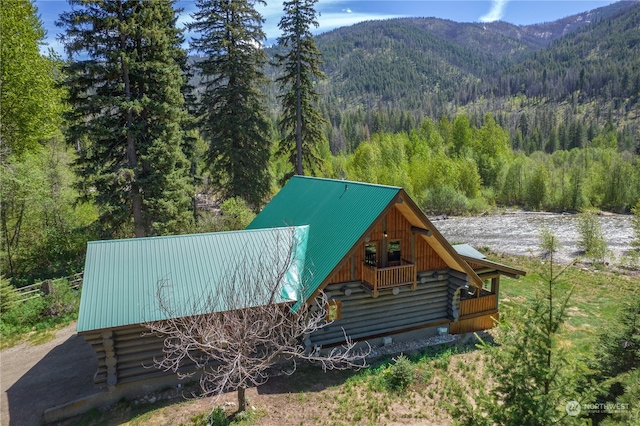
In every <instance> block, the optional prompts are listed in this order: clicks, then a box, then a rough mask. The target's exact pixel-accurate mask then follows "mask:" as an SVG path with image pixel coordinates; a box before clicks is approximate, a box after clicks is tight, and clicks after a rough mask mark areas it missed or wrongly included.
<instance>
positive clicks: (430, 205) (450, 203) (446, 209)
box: [424, 185, 467, 214]
mask: <svg viewBox="0 0 640 426" xmlns="http://www.w3.org/2000/svg"><path fill="white" fill-rule="evenodd" d="M424 203H425V210H427V211H429V212H431V213H441V214H456V213H463V212H465V211H466V210H467V197H465V196H464V195H463V194H461V193H460V192H458V191H456V189H455V188H454V187H453V186H451V185H441V186H438V187H435V188H431V189H428V190H427V192H426V194H425V198H424Z"/></svg>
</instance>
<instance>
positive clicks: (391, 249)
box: [387, 240, 402, 266]
mask: <svg viewBox="0 0 640 426" xmlns="http://www.w3.org/2000/svg"><path fill="white" fill-rule="evenodd" d="M401 260H402V252H401V251H400V240H390V241H389V242H388V243H387V262H388V263H389V266H397V265H400V262H401Z"/></svg>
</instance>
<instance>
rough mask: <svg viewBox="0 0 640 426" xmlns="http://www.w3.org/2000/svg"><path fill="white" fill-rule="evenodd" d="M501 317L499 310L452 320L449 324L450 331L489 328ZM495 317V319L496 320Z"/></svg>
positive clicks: (464, 331)
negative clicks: (455, 320) (456, 320)
mask: <svg viewBox="0 0 640 426" xmlns="http://www.w3.org/2000/svg"><path fill="white" fill-rule="evenodd" d="M499 317H500V315H499V313H498V312H495V313H493V314H489V315H482V316H479V317H475V318H469V319H466V320H462V321H458V322H452V323H451V324H449V333H451V334H463V333H472V332H475V331H480V330H488V329H490V328H493V327H494V326H495V320H498V319H499ZM494 318H495V320H494Z"/></svg>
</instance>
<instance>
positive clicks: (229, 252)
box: [77, 226, 309, 332]
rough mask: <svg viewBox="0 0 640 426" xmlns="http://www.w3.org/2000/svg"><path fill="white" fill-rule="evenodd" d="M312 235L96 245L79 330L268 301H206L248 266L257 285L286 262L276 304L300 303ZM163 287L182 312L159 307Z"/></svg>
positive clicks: (291, 232) (274, 232) (304, 231)
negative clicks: (165, 311)
mask: <svg viewBox="0 0 640 426" xmlns="http://www.w3.org/2000/svg"><path fill="white" fill-rule="evenodd" d="M308 231H309V228H308V227H305V226H303V227H287V228H277V229H261V230H253V231H235V232H215V233H207V234H192V235H177V236H170V237H152V238H131V239H126V240H111V241H94V242H90V243H89V244H88V246H87V258H86V262H85V269H84V282H83V288H82V297H81V300H80V313H79V317H78V326H77V329H78V332H83V331H90V330H99V329H104V328H113V327H119V326H125V325H131V324H139V323H142V322H145V321H155V320H161V319H167V318H168V317H182V316H189V315H199V314H204V313H209V312H212V311H223V310H227V309H237V308H240V307H250V306H256V305H259V304H266V303H268V301H267V300H264V301H260V300H257V301H256V300H246V301H243V300H242V295H238V300H237V301H236V303H234V305H233V306H224V303H219V302H212V303H205V299H206V297H207V296H208V295H211V294H212V292H214V291H216V289H220V288H221V287H220V286H224V285H227V286H228V285H229V284H228V283H229V280H230V278H229V277H230V276H231V274H233V273H238V272H239V271H240V273H243V272H242V271H245V270H246V269H247V267H248V268H250V269H251V271H252V272H254V273H255V279H254V280H253V281H252V282H257V281H259V280H265V279H266V278H264V277H268V276H270V275H271V274H277V273H278V272H282V271H278V268H280V269H282V268H283V266H282V265H287V266H288V269H287V270H286V273H285V277H284V279H283V280H282V281H281V287H280V294H279V295H278V297H277V298H276V300H275V302H276V303H280V302H284V301H291V300H299V299H300V297H301V294H299V293H300V283H301V281H300V271H301V270H302V268H303V267H304V264H305V252H306V244H307V237H308ZM243 268H244V269H243ZM256 271H259V272H260V273H259V274H257V273H256ZM161 282H165V283H166V284H167V287H166V290H167V291H168V292H170V299H171V300H170V302H171V304H172V306H173V307H174V308H176V310H175V311H174V312H172V314H171V315H166V314H165V313H163V312H162V310H161V309H160V308H159V303H158V300H157V297H156V292H157V289H158V284H159V283H161ZM225 283H226V284H225ZM213 303H216V304H217V305H216V306H212V304H213Z"/></svg>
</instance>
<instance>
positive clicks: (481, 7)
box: [36, 0, 613, 54]
mask: <svg viewBox="0 0 640 426" xmlns="http://www.w3.org/2000/svg"><path fill="white" fill-rule="evenodd" d="M150 1H153V0H150ZM267 3H268V4H267V6H265V7H261V8H259V10H260V12H261V13H262V15H263V16H264V18H265V19H266V22H265V25H264V30H265V32H266V34H267V44H272V43H275V39H276V37H278V35H279V31H278V22H279V20H280V16H281V13H282V1H281V0H280V1H268V2H267ZM611 3H613V1H612V0H586V1H585V0H489V1H485V0H440V1H432V0H412V1H393V0H379V1H376V0H374V1H365V0H358V1H336V0H320V1H319V2H318V3H317V4H316V10H317V11H318V12H319V13H320V17H319V19H318V21H319V24H320V26H319V28H317V29H316V30H315V33H316V34H318V33H321V32H325V31H329V30H332V29H334V28H338V27H342V26H348V25H353V24H355V23H358V22H362V21H368V20H376V19H389V18H399V17H436V18H443V19H450V20H452V21H457V22H491V21H496V20H502V21H506V22H510V23H512V24H516V25H529V24H537V23H542V22H550V21H554V20H556V19H560V18H564V17H565V16H569V15H573V14H576V13H580V12H585V11H587V10H591V9H596V8H598V7H602V6H606V5H608V4H611ZM36 6H37V7H38V10H39V13H40V17H41V19H42V21H43V23H44V27H45V29H46V30H47V44H48V46H44V49H43V50H45V51H46V50H47V49H48V48H49V47H51V48H53V49H54V50H56V51H57V52H58V53H60V54H62V47H61V46H60V44H59V42H58V41H57V40H56V35H57V34H58V33H60V32H61V31H62V29H61V28H58V27H56V26H55V24H54V23H55V21H56V20H57V18H58V15H59V14H60V12H62V11H64V10H67V9H68V8H69V6H68V3H67V2H66V0H36ZM177 6H178V7H181V8H183V9H184V13H183V14H182V15H181V17H180V20H179V23H180V24H184V22H187V21H188V20H189V19H190V17H189V12H192V11H193V10H194V8H195V1H194V0H180V1H178V4H177ZM188 38H189V37H188V36H187V40H188Z"/></svg>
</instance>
